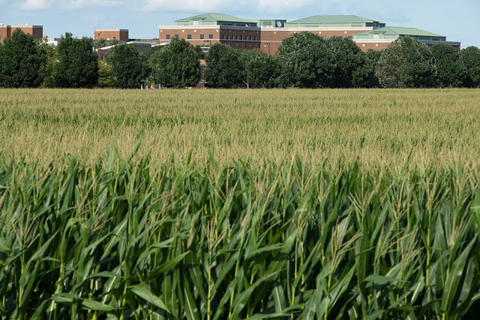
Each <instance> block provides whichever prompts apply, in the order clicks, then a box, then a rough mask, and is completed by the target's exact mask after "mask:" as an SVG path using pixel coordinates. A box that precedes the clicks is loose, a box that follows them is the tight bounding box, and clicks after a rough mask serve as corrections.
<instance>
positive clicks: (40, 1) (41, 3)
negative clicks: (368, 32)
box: [18, 0, 52, 11]
mask: <svg viewBox="0 0 480 320" xmlns="http://www.w3.org/2000/svg"><path fill="white" fill-rule="evenodd" d="M51 5H52V1H48V0H26V1H24V2H22V3H20V4H19V5H18V6H19V7H20V8H22V9H23V10H28V11H35V10H44V9H47V8H48V7H50V6H51Z"/></svg>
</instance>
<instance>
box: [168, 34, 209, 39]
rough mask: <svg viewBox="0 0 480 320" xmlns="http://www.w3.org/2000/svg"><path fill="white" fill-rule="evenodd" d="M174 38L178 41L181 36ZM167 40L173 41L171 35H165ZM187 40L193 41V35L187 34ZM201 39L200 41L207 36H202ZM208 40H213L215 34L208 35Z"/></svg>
mask: <svg viewBox="0 0 480 320" xmlns="http://www.w3.org/2000/svg"><path fill="white" fill-rule="evenodd" d="M174 37H175V38H177V39H178V38H179V35H178V34H176V35H174ZM165 39H167V40H170V39H171V38H170V35H169V34H167V35H165ZM187 39H188V40H191V39H192V35H191V34H187ZM199 39H200V40H203V39H205V35H204V34H201V35H200V37H199ZM208 39H209V40H212V39H213V34H209V35H208Z"/></svg>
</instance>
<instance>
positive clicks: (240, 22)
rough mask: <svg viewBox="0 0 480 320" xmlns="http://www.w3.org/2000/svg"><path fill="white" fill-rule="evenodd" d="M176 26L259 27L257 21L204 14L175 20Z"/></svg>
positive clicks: (216, 14) (217, 14) (225, 15)
mask: <svg viewBox="0 0 480 320" xmlns="http://www.w3.org/2000/svg"><path fill="white" fill-rule="evenodd" d="M174 24H175V25H176V26H232V27H257V21H254V20H246V19H242V18H238V17H235V16H231V15H228V14H221V13H204V14H200V15H197V16H192V17H188V18H184V19H179V20H175V23H174Z"/></svg>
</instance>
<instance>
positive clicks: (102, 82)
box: [98, 61, 113, 88]
mask: <svg viewBox="0 0 480 320" xmlns="http://www.w3.org/2000/svg"><path fill="white" fill-rule="evenodd" d="M98 87H99V88H112V87H113V78H112V67H111V66H110V65H109V64H107V63H106V62H104V61H98Z"/></svg>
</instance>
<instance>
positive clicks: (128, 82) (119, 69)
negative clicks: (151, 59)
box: [107, 44, 150, 89]
mask: <svg viewBox="0 0 480 320" xmlns="http://www.w3.org/2000/svg"><path fill="white" fill-rule="evenodd" d="M107 62H108V64H109V65H110V66H111V68H112V69H111V74H112V77H113V85H114V86H115V88H121V89H136V88H140V85H141V81H142V80H144V79H145V78H146V77H147V76H148V74H149V73H150V72H149V67H148V65H147V61H146V58H145V56H142V55H141V54H140V53H138V51H137V48H136V47H135V45H133V44H119V45H116V46H115V47H113V51H112V54H111V55H110V56H108V58H107Z"/></svg>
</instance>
